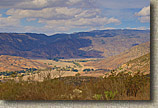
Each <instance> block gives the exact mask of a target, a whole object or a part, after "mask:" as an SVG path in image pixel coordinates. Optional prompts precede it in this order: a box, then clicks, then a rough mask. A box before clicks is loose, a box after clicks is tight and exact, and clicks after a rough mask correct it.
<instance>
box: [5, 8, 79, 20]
mask: <svg viewBox="0 0 158 108" xmlns="http://www.w3.org/2000/svg"><path fill="white" fill-rule="evenodd" d="M80 11H81V10H80V9H76V8H67V7H58V8H44V9H41V10H24V9H10V10H8V11H7V12H6V14H7V15H11V16H12V17H14V18H42V19H54V20H59V19H67V18H72V17H74V16H75V15H76V14H78V13H79V12H80Z"/></svg>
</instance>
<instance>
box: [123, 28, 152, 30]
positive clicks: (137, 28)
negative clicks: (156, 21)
mask: <svg viewBox="0 0 158 108" xmlns="http://www.w3.org/2000/svg"><path fill="white" fill-rule="evenodd" d="M126 29H133V30H148V29H150V28H146V27H137V28H131V27H127V28H126Z"/></svg>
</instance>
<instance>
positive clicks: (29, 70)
mask: <svg viewBox="0 0 158 108" xmlns="http://www.w3.org/2000/svg"><path fill="white" fill-rule="evenodd" d="M35 71H37V69H36V68H26V70H21V71H6V72H0V76H2V75H3V76H14V77H16V76H18V75H19V74H22V75H23V76H24V75H25V73H34V72H35Z"/></svg>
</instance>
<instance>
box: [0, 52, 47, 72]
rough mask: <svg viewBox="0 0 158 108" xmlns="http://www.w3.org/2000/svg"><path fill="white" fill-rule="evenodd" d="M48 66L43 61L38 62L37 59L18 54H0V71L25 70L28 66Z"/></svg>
mask: <svg viewBox="0 0 158 108" xmlns="http://www.w3.org/2000/svg"><path fill="white" fill-rule="evenodd" d="M46 67H47V66H46V65H45V64H43V63H42V62H37V61H35V60H31V59H26V58H23V57H17V56H8V55H1V56H0V72H4V71H19V70H25V69H26V68H36V69H38V68H46Z"/></svg>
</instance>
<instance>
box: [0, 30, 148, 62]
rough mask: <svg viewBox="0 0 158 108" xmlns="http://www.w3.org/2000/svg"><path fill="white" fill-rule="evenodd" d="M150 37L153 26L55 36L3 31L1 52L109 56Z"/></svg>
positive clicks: (48, 55) (57, 55)
mask: <svg viewBox="0 0 158 108" xmlns="http://www.w3.org/2000/svg"><path fill="white" fill-rule="evenodd" d="M149 40H150V31H149V30H120V29H118V30H96V31H91V32H78V33H73V34H55V35H51V36H47V35H45V34H35V33H0V55H12V56H21V57H25V58H47V59H48V58H49V59H52V58H55V57H59V58H60V57H62V58H101V57H105V58H106V57H109V56H114V55H117V54H119V53H121V52H123V51H125V50H128V49H129V48H131V47H132V46H135V45H138V44H141V43H144V42H147V41H149Z"/></svg>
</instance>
